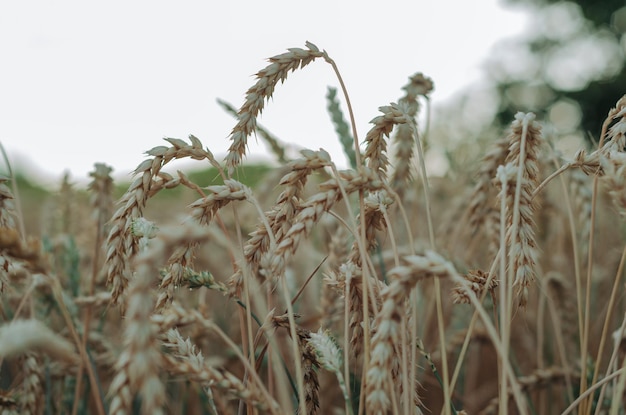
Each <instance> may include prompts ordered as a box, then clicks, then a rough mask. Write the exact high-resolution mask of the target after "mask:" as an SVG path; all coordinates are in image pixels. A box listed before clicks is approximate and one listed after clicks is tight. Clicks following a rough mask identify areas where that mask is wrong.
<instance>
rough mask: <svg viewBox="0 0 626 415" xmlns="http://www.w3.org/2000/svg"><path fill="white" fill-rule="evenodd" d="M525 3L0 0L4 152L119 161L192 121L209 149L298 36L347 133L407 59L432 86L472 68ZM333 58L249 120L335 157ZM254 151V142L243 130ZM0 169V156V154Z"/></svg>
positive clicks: (76, 165) (84, 166)
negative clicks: (330, 110) (342, 97)
mask: <svg viewBox="0 0 626 415" xmlns="http://www.w3.org/2000/svg"><path fill="white" fill-rule="evenodd" d="M526 19H527V16H526V15H525V14H524V13H523V12H522V11H518V10H504V9H502V8H501V7H500V6H499V4H498V1H497V0H474V1H467V0H448V1H444V0H442V1H433V0H414V1H386V2H382V1H369V0H368V1H338V0H318V1H316V2H300V1H295V0H289V1H287V0H280V1H279V0H266V1H258V0H245V1H244V0H240V1H220V2H218V1H177V2H173V1H117V0H115V1H107V2H91V1H67V0H60V1H54V2H52V1H44V0H33V1H25V2H2V3H0V56H1V57H2V64H1V65H0V141H1V142H2V143H3V144H4V146H5V147H6V148H7V150H8V152H9V155H10V157H11V158H12V159H13V161H14V163H16V164H20V165H22V166H29V167H33V168H35V167H36V169H37V171H38V174H39V175H44V176H46V177H48V178H49V179H54V180H58V179H59V178H60V177H61V175H62V173H63V171H65V170H69V171H70V172H71V175H72V178H73V179H75V180H83V179H85V178H86V177H87V173H88V172H89V171H91V170H92V168H93V164H94V163H95V162H106V163H107V164H109V165H112V166H113V167H114V169H115V173H116V174H117V175H118V176H119V175H127V174H128V173H129V172H130V171H131V170H133V169H134V168H135V167H136V166H137V165H138V164H139V163H140V162H141V161H142V160H143V159H144V155H143V152H144V151H146V150H148V149H150V148H152V147H154V146H157V145H161V144H162V143H163V142H162V137H165V136H169V137H178V138H186V137H187V135H188V134H194V135H196V136H197V137H199V138H200V139H201V140H202V142H203V143H204V144H205V146H208V147H209V148H210V149H211V151H213V153H215V154H216V155H220V156H223V154H224V152H225V150H226V149H227V148H228V145H229V142H228V135H229V133H230V130H231V128H232V127H233V126H234V125H235V121H234V120H233V118H231V116H230V115H227V114H225V113H224V112H223V111H222V110H221V108H220V107H219V106H218V105H217V104H216V98H222V99H225V100H227V101H229V102H231V103H232V104H234V105H235V106H236V107H239V106H240V105H241V104H242V103H243V99H244V94H245V91H246V90H247V88H248V87H250V86H251V85H252V84H253V83H254V82H255V80H254V77H253V75H254V73H256V72H257V71H258V70H259V69H261V68H263V67H264V66H266V64H267V63H266V61H265V59H266V58H268V57H270V56H273V55H276V54H279V53H282V52H284V51H285V49H286V48H289V47H304V43H305V41H307V40H309V41H311V42H313V43H315V44H316V45H317V46H319V47H320V48H323V49H326V50H327V51H328V53H329V54H330V55H331V57H333V59H334V60H335V61H336V62H337V64H338V66H339V69H340V71H341V72H342V74H343V77H344V79H345V81H346V84H347V87H348V90H349V93H350V96H351V100H352V102H353V106H354V109H355V112H356V118H357V123H358V129H359V134H360V135H361V136H362V137H363V136H364V135H365V132H366V131H367V130H368V129H369V126H368V122H369V120H370V119H372V118H373V117H375V116H376V115H377V108H378V107H379V106H381V105H386V104H388V103H389V102H391V101H397V99H398V98H399V97H400V96H401V94H402V91H401V87H402V86H403V85H404V84H405V83H406V82H407V80H408V77H409V76H410V75H412V74H414V73H415V72H419V71H421V72H424V73H425V74H427V75H429V76H431V77H432V78H433V79H434V80H435V85H436V90H435V93H434V94H433V101H434V103H435V105H436V104H437V103H444V102H445V101H446V100H447V99H450V98H451V97H452V96H453V95H454V93H455V92H458V91H459V90H461V89H462V88H463V87H465V86H468V85H471V84H473V83H476V82H477V81H478V80H480V79H481V77H482V74H481V63H482V62H484V60H485V58H486V57H487V56H488V55H489V53H490V50H491V47H492V46H493V45H494V44H495V43H496V42H497V41H498V40H500V39H502V38H504V37H508V36H513V35H516V34H519V33H521V32H522V31H523V29H524V27H525V22H526ZM328 85H334V86H336V85H338V83H337V80H336V79H335V77H334V75H333V73H332V71H331V68H330V66H328V65H327V64H325V63H323V62H322V61H319V62H314V63H313V64H311V65H310V66H308V67H306V68H305V69H303V70H301V71H297V72H296V73H294V74H292V75H291V76H290V77H289V78H288V79H287V82H286V83H285V84H284V85H280V86H279V87H278V88H277V90H276V92H275V94H274V99H273V101H271V102H270V103H269V104H268V105H267V107H266V109H265V111H264V113H263V116H262V118H261V119H260V122H261V123H262V124H263V125H264V126H266V127H267V128H269V129H270V130H271V131H273V132H274V133H275V134H277V135H278V136H279V137H280V138H281V139H283V140H286V141H289V142H292V143H294V144H296V145H299V146H303V147H308V148H313V149H318V148H320V147H322V148H324V149H326V150H327V151H329V152H330V153H331V155H332V156H333V159H334V160H335V161H336V162H337V164H339V165H344V166H345V157H344V156H343V154H342V152H341V150H340V147H339V143H338V142H337V139H336V135H335V134H334V132H333V128H332V125H331V123H330V120H329V116H328V115H327V112H326V104H325V98H324V97H325V94H326V87H327V86H328ZM250 143H251V146H250V153H249V154H251V155H255V154H262V153H264V152H265V149H264V146H263V144H262V143H260V144H259V145H257V144H256V143H255V140H254V138H251V140H250ZM0 172H6V169H5V166H4V165H3V163H2V162H0Z"/></svg>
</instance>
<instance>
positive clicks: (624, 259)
mask: <svg viewBox="0 0 626 415" xmlns="http://www.w3.org/2000/svg"><path fill="white" fill-rule="evenodd" d="M625 263H626V245H625V246H624V248H623V249H622V255H621V257H620V260H619V266H618V267H617V271H616V272H615V278H613V287H612V288H611V296H610V297H609V302H608V304H607V311H606V316H605V317H604V324H603V325H602V334H601V335H600V345H599V346H598V352H597V354H596V360H595V362H594V363H595V369H594V371H593V377H592V379H591V384H594V383H595V382H596V380H597V379H598V376H599V373H600V368H601V367H602V357H603V355H604V347H605V344H606V340H607V338H608V337H609V327H610V325H611V320H612V318H613V312H614V310H615V300H616V299H617V293H618V291H619V285H620V282H621V281H622V275H623V272H624V264H625ZM608 368H610V366H609V367H607V371H608ZM598 406H599V405H598Z"/></svg>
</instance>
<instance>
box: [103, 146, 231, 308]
mask: <svg viewBox="0 0 626 415" xmlns="http://www.w3.org/2000/svg"><path fill="white" fill-rule="evenodd" d="M189 139H190V141H191V144H188V143H186V142H185V141H183V140H179V139H176V138H166V139H165V140H166V141H167V142H169V143H170V144H171V147H167V146H158V147H154V148H152V149H150V150H148V151H147V152H146V154H148V155H149V156H151V157H152V158H149V159H146V160H145V161H143V162H142V163H141V164H140V165H139V166H138V167H137V168H136V169H135V171H134V175H135V177H136V178H135V180H134V181H133V182H132V184H131V185H130V187H129V188H128V190H127V191H126V193H124V195H123V196H122V198H121V199H120V200H119V202H118V204H119V205H120V208H119V209H118V210H117V211H116V212H115V213H114V214H113V218H112V219H111V230H110V231H109V236H108V239H107V243H106V260H105V268H106V274H107V284H109V285H112V294H113V296H112V299H113V302H114V303H117V302H118V301H119V299H120V297H121V296H122V295H123V294H124V291H125V290H126V288H127V287H128V281H129V277H130V271H129V269H128V263H129V260H130V259H131V258H132V257H133V256H134V255H135V254H136V253H137V241H136V240H135V238H134V237H133V235H132V234H131V231H130V226H131V224H132V222H133V221H134V220H135V219H137V218H139V217H141V216H142V213H143V209H144V208H145V206H146V202H147V201H148V198H150V197H152V196H153V195H154V194H155V191H156V190H157V189H158V190H160V189H162V188H165V187H166V186H156V185H155V179H154V178H156V177H159V174H160V173H161V168H162V167H163V166H164V165H165V164H167V163H169V162H170V161H172V160H174V159H180V158H187V157H189V158H192V159H194V160H208V161H209V162H210V163H211V164H212V165H213V166H214V167H216V168H218V170H221V167H220V166H219V164H218V163H217V162H216V161H215V157H213V154H211V152H210V151H208V150H205V149H203V148H202V143H201V142H200V140H198V139H197V138H196V137H194V136H189Z"/></svg>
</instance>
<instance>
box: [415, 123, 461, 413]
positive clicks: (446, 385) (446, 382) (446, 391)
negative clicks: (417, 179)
mask: <svg viewBox="0 0 626 415" xmlns="http://www.w3.org/2000/svg"><path fill="white" fill-rule="evenodd" d="M411 127H412V128H413V134H414V135H415V143H416V145H417V153H418V156H419V163H420V170H421V173H422V174H421V176H422V183H423V189H424V202H425V204H426V218H427V223H428V237H429V241H430V249H432V250H436V249H437V248H436V245H435V231H434V226H433V220H432V215H431V208H430V188H429V185H428V175H427V173H426V162H425V158H424V151H423V149H422V143H421V141H420V140H419V137H418V136H417V128H416V127H415V123H414V122H411ZM434 280H435V281H434V282H435V308H436V311H437V326H438V332H439V347H440V349H441V357H442V359H441V363H442V372H443V400H444V403H443V408H444V411H445V414H446V415H449V414H450V402H451V401H450V398H451V393H450V379H449V376H450V374H449V373H448V354H447V353H446V337H445V326H444V321H443V307H442V300H441V284H440V282H439V277H438V276H435V279H434ZM413 341H415V339H413ZM412 347H415V345H414V344H413V345H412Z"/></svg>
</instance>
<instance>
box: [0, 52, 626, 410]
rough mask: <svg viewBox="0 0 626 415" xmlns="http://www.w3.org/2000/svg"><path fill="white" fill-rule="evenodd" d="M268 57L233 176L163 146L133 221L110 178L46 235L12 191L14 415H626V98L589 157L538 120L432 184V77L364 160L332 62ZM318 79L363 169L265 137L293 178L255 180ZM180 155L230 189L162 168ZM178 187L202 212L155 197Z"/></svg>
mask: <svg viewBox="0 0 626 415" xmlns="http://www.w3.org/2000/svg"><path fill="white" fill-rule="evenodd" d="M269 61H270V62H269V65H268V66H267V67H265V68H264V69H262V70H260V71H259V72H258V74H257V80H256V82H255V84H254V85H253V86H252V87H251V88H250V89H249V90H248V91H247V93H246V98H245V101H244V104H243V105H242V106H241V108H240V109H239V110H235V111H233V109H232V107H230V106H228V105H227V104H225V103H222V105H223V106H224V107H225V108H226V109H228V110H230V111H231V112H234V113H235V115H236V117H237V122H236V125H235V127H234V128H233V130H232V133H231V136H230V140H231V147H230V149H229V152H228V154H227V156H226V158H225V160H224V161H223V162H221V161H219V160H217V159H216V158H215V157H214V155H213V154H212V153H211V151H210V150H209V149H208V148H206V147H204V146H203V144H202V142H201V141H200V139H198V138H196V137H194V136H190V137H189V141H185V140H181V139H174V138H169V139H166V141H165V143H163V144H162V145H159V146H156V147H153V148H151V149H149V150H148V151H147V152H146V154H147V158H145V159H144V161H142V162H141V163H140V164H139V165H138V167H137V168H136V169H135V176H134V180H133V182H132V183H131V184H130V185H129V186H128V188H127V190H126V191H125V193H124V194H123V195H122V196H121V198H120V199H119V200H118V202H117V204H114V203H113V197H112V194H113V191H114V189H115V185H114V183H113V180H112V179H111V177H110V173H111V169H110V167H108V166H106V165H105V164H96V166H95V169H94V171H93V172H92V173H91V175H90V176H91V178H92V181H91V183H90V185H89V189H88V192H89V194H90V198H89V202H88V203H86V202H85V201H84V198H81V197H80V191H78V190H76V189H74V188H73V187H72V186H71V185H70V184H69V182H68V181H67V180H66V182H65V184H64V186H63V187H62V194H61V197H57V198H56V199H55V200H54V201H53V205H51V206H52V207H49V208H48V210H49V211H50V212H51V214H48V215H47V216H46V219H45V221H46V222H47V223H48V224H49V226H47V227H46V229H48V231H47V232H46V233H44V234H42V235H38V236H37V235H27V234H26V233H25V230H24V229H27V228H29V227H28V226H22V225H20V224H21V223H23V222H24V221H26V222H27V223H28V221H30V220H32V218H30V217H28V216H26V215H24V213H23V212H22V210H21V209H19V208H18V205H16V203H14V202H15V200H16V199H15V197H16V196H17V193H18V192H19V187H14V188H12V186H11V183H12V181H14V180H15V177H7V178H4V177H3V178H0V299H1V300H2V301H1V307H2V316H1V318H2V325H1V326H0V360H1V366H0V388H1V389H2V393H1V394H0V408H1V410H2V412H1V413H2V414H3V415H4V414H41V413H46V414H48V413H49V414H53V413H71V414H91V413H95V414H105V413H110V414H133V413H137V414H160V413H180V414H235V413H237V414H257V413H258V414H261V413H270V414H290V413H301V414H304V413H306V414H316V413H318V414H330V413H346V414H354V415H356V414H365V413H367V414H388V413H393V414H416V413H418V414H421V413H445V414H496V413H498V414H552V413H555V414H557V413H563V414H565V413H579V414H612V415H615V414H623V413H624V409H623V408H624V389H625V387H626V371H625V369H624V368H625V367H626V353H625V350H626V342H624V339H626V333H625V329H624V327H625V326H626V320H625V318H626V314H625V311H626V304H625V302H624V295H623V287H624V285H623V268H624V262H625V260H626V244H625V240H624V232H623V229H624V226H623V222H622V221H623V218H624V216H625V214H624V212H626V198H625V197H624V191H625V189H626V184H625V183H626V176H625V174H626V153H625V152H624V149H625V146H626V137H625V135H624V133H625V132H626V119H625V116H626V100H625V99H622V100H620V102H618V103H617V104H616V107H615V108H613V109H610V110H609V112H608V114H607V119H606V121H605V123H604V128H603V130H602V131H600V132H597V134H599V136H598V137H597V141H598V143H599V145H598V146H597V148H595V149H593V150H590V149H581V150H580V151H578V152H577V153H576V154H572V155H566V156H562V155H560V154H558V153H557V152H556V151H555V150H554V146H553V145H552V143H551V142H550V140H549V138H548V137H546V136H544V135H543V133H542V130H543V126H542V125H541V123H540V122H538V121H537V120H536V119H535V116H534V114H523V113H520V114H518V115H517V116H516V117H515V119H513V120H511V125H510V127H509V128H508V129H507V131H503V132H502V134H501V135H500V137H499V138H498V139H496V140H494V141H493V142H492V143H491V144H490V145H489V146H488V147H487V148H484V149H482V151H483V154H484V157H483V159H482V161H477V162H476V163H474V164H472V165H467V166H456V167H455V168H456V169H457V170H456V171H454V172H451V174H449V175H448V176H444V177H432V176H430V175H429V173H428V171H427V169H426V163H425V157H426V156H427V153H426V154H425V152H424V148H423V143H422V141H421V140H423V138H424V134H425V133H426V131H425V129H426V128H425V126H420V125H418V122H417V120H418V115H419V114H420V111H421V109H422V107H423V105H424V104H428V101H429V94H430V92H431V91H432V88H433V83H432V81H431V80H430V79H429V78H427V77H425V76H424V75H422V74H416V75H413V76H411V77H410V78H409V83H408V84H407V85H406V86H405V87H404V90H405V94H404V96H402V97H401V98H400V99H399V101H398V103H397V104H396V103H389V104H386V105H383V106H381V107H380V108H379V114H378V115H376V116H375V117H374V118H373V119H372V127H371V129H370V131H369V132H368V133H367V134H366V136H365V137H364V139H363V141H362V142H361V141H360V138H359V136H358V134H357V130H356V126H355V121H354V116H353V114H352V110H351V107H350V99H349V94H348V91H347V89H346V87H345V85H344V82H343V80H342V78H341V75H340V71H339V67H338V65H337V64H336V63H335V61H334V60H333V59H331V57H330V56H329V55H328V53H327V52H326V51H323V50H320V49H319V48H317V46H315V45H313V44H312V43H307V44H306V48H305V49H300V48H292V49H289V51H288V52H286V53H284V54H281V55H277V56H275V57H272V58H270V59H269ZM313 61H320V62H319V64H323V63H327V64H329V65H330V67H331V69H332V70H333V71H334V73H335V74H336V75H337V81H338V84H339V87H340V90H341V91H342V94H343V97H344V100H345V102H347V104H348V107H347V112H346V113H345V114H344V112H343V111H342V110H341V107H340V106H339V104H338V102H339V101H338V100H337V97H336V91H337V89H329V96H328V100H329V111H330V113H331V118H332V120H333V121H334V122H335V124H336V128H337V131H338V133H339V135H340V137H339V138H338V139H339V140H341V142H342V145H343V146H344V149H345V150H346V156H347V157H348V160H350V162H351V165H352V167H351V168H350V169H348V170H343V171H340V170H339V169H337V167H336V166H335V164H334V162H333V160H332V159H331V157H330V156H329V154H328V153H327V152H325V151H324V150H322V149H319V150H314V149H311V150H303V151H302V152H301V157H300V158H297V159H293V160H290V159H288V158H286V156H285V152H284V149H282V148H281V147H280V146H281V142H280V141H279V140H277V139H276V138H275V137H274V136H273V135H271V133H269V132H267V131H266V130H265V129H262V133H261V134H260V136H261V137H267V138H268V139H270V140H271V148H274V150H275V151H276V153H277V157H278V158H279V160H280V162H281V163H282V166H281V167H280V168H276V169H273V170H272V171H270V172H268V173H267V174H266V175H265V176H264V180H263V181H260V182H256V183H255V184H254V185H253V186H252V187H250V186H248V185H246V184H244V183H242V182H240V181H238V180H237V179H236V178H238V177H243V176H245V175H241V176H240V175H238V174H237V172H238V171H239V172H241V171H242V170H245V163H244V159H245V155H246V151H247V146H246V143H247V139H248V137H249V136H250V135H251V134H253V133H255V131H257V130H258V129H259V128H260V127H259V124H258V123H257V117H258V116H259V114H260V113H261V111H262V110H263V109H264V107H265V104H266V102H267V101H268V100H269V99H270V98H271V96H272V94H273V91H274V89H275V88H276V87H278V84H279V83H282V82H284V81H285V80H286V79H287V77H288V74H289V73H290V72H292V71H295V70H300V69H303V68H304V67H305V66H306V65H308V64H311V63H312V62H313ZM285 87H288V85H287V86H285ZM346 119H347V120H349V121H345V120H346ZM348 125H349V126H350V127H349V128H348ZM348 129H351V131H348ZM183 158H191V159H194V160H196V161H197V162H198V163H199V165H200V166H202V167H204V168H207V167H210V168H211V169H213V170H211V171H212V172H213V173H211V174H212V176H218V175H219V177H220V180H219V182H216V183H217V184H215V182H213V179H214V178H215V177H211V178H207V177H204V178H203V177H198V176H197V175H192V174H189V175H188V174H186V173H183V172H180V171H179V172H178V173H177V174H176V175H174V174H172V173H168V172H167V171H166V170H167V165H168V163H170V162H171V161H173V160H177V159H183ZM452 173H453V174H452ZM452 177H454V178H456V179H454V180H452V179H450V178H452ZM198 182H202V185H200V184H198ZM206 183H214V184H210V185H208V186H205V185H206ZM178 188H184V189H185V192H179V193H177V199H178V198H181V199H186V198H192V197H193V199H195V200H193V199H191V200H190V202H189V203H188V204H187V206H186V207H184V206H182V207H181V204H180V203H178V204H177V203H175V202H172V201H169V202H168V201H167V200H166V199H163V198H157V197H156V196H157V194H160V193H164V192H169V191H171V189H178ZM16 189H17V190H16ZM182 195H184V196H182ZM50 209H51V210H50Z"/></svg>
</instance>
